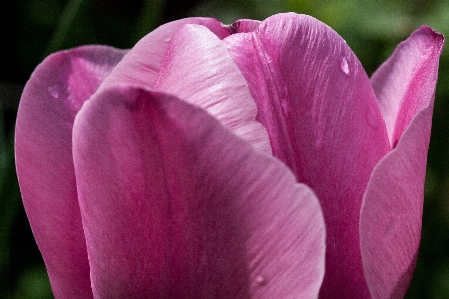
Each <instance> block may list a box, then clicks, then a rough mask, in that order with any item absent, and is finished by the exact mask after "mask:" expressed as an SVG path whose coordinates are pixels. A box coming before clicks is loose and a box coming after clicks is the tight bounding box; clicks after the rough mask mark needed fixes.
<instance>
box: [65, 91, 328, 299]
mask: <svg viewBox="0 0 449 299" xmlns="http://www.w3.org/2000/svg"><path fill="white" fill-rule="evenodd" d="M73 142H74V161H75V162H74V163H75V169H76V176H77V184H78V190H79V194H80V204H81V214H82V218H83V224H84V229H85V234H86V240H87V248H88V253H89V261H90V266H91V277H92V287H93V291H94V296H96V297H97V298H112V297H113V298H181V297H182V298H250V296H254V297H255V298H270V299H271V298H298V297H299V298H316V297H317V294H318V290H319V287H320V284H321V280H322V277H323V271H324V250H325V249H324V246H325V245H324V220H323V218H322V214H321V211H320V207H319V203H318V200H317V199H316V197H315V196H314V195H313V193H312V192H311V191H310V189H309V188H307V187H306V186H305V185H302V184H298V183H296V180H295V178H294V176H293V174H291V172H290V171H289V170H288V169H287V168H286V167H285V166H284V165H283V164H282V163H280V162H279V161H277V160H276V159H274V158H272V157H270V156H268V155H263V154H260V153H258V152H256V151H255V150H254V149H253V147H252V146H250V145H249V144H248V143H246V142H244V141H243V140H241V139H240V138H237V137H236V136H235V135H233V134H232V133H230V132H229V131H228V130H227V129H225V128H224V127H223V126H222V125H221V124H220V123H219V122H218V121H217V120H215V119H214V118H213V117H211V116H210V115H208V114H207V113H205V112H204V111H203V110H201V109H199V108H196V107H194V106H192V105H190V104H188V103H185V102H184V101H180V100H178V99H176V98H174V97H172V96H167V95H164V94H158V93H152V92H149V91H145V90H142V89H136V88H131V87H121V88H115V89H109V90H105V91H104V92H102V93H99V94H97V96H96V97H94V98H93V99H92V100H91V101H89V102H87V103H86V104H85V105H84V106H83V108H82V110H81V112H80V113H79V114H78V116H77V118H76V121H75V127H74V134H73ZM251 298H252V297H251Z"/></svg>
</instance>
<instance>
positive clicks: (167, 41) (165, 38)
mask: <svg viewBox="0 0 449 299" xmlns="http://www.w3.org/2000/svg"><path fill="white" fill-rule="evenodd" d="M162 41H163V42H164V43H169V42H170V41H171V38H170V37H169V36H166V37H164V38H163V39H162Z"/></svg>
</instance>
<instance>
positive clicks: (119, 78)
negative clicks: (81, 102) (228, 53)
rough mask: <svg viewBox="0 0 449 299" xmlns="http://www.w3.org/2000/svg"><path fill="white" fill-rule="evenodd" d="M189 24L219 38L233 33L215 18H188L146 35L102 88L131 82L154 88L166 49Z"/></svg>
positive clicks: (163, 26) (165, 25)
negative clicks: (201, 27) (207, 30)
mask: <svg viewBox="0 0 449 299" xmlns="http://www.w3.org/2000/svg"><path fill="white" fill-rule="evenodd" d="M187 24H198V25H203V26H205V27H207V28H208V29H209V30H210V31H211V32H213V33H214V34H215V35H216V36H218V37H219V38H220V39H223V38H225V37H226V36H228V35H229V34H230V31H229V29H227V28H226V27H225V26H224V25H223V24H221V23H220V22H218V21H217V20H216V19H212V18H186V19H181V20H176V21H173V22H170V23H167V24H164V25H162V26H160V27H158V28H156V29H155V30H154V31H152V32H150V33H148V34H147V35H146V36H144V37H143V38H142V39H141V40H140V41H138V42H137V44H135V45H134V47H133V48H132V49H131V50H130V52H129V53H128V54H127V55H126V56H125V57H124V59H123V60H122V61H121V63H119V64H118V65H117V67H116V68H115V70H114V72H113V73H112V74H111V76H110V77H109V78H108V80H107V82H105V84H103V85H102V88H107V87H111V86H114V85H115V84H123V83H130V84H135V85H139V86H143V87H146V88H152V87H153V86H154V84H155V82H156V79H157V77H158V73H159V71H160V68H161V64H162V61H163V60H164V57H165V54H166V52H167V48H168V46H169V44H170V42H171V40H172V38H173V37H174V36H175V35H176V33H177V32H178V31H179V30H180V29H181V28H182V27H183V26H184V25H187Z"/></svg>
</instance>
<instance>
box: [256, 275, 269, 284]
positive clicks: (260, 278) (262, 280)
mask: <svg viewBox="0 0 449 299" xmlns="http://www.w3.org/2000/svg"><path fill="white" fill-rule="evenodd" d="M256 283H257V284H258V285H260V286H266V285H267V280H266V279H265V277H263V276H261V275H258V276H257V277H256Z"/></svg>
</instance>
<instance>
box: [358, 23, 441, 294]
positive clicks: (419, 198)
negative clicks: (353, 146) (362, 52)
mask: <svg viewBox="0 0 449 299" xmlns="http://www.w3.org/2000/svg"><path fill="white" fill-rule="evenodd" d="M443 42H444V38H443V36H442V35H441V34H438V33H436V32H434V31H433V30H431V29H430V28H428V27H421V28H420V29H419V30H417V31H415V32H414V33H413V34H412V35H411V37H410V38H409V39H408V40H407V41H405V42H404V43H401V44H400V45H399V46H398V49H397V50H396V51H395V53H394V54H393V56H392V57H391V58H390V59H389V60H387V62H386V63H385V64H384V65H382V66H381V68H380V69H379V70H378V71H377V72H376V73H375V75H374V76H373V80H372V81H373V84H374V85H375V87H376V88H377V92H378V95H379V98H380V103H381V107H382V109H383V110H382V112H383V113H384V116H385V118H386V122H387V125H388V126H389V132H390V133H392V132H394V134H392V135H390V138H392V139H390V140H391V142H392V143H396V142H397V141H398V140H397V139H398V138H400V139H399V143H398V144H397V147H396V148H395V149H394V150H393V151H392V152H391V153H389V154H388V155H387V156H386V157H385V158H383V159H382V160H381V161H380V162H379V164H378V165H377V166H376V168H375V169H374V172H373V174H372V177H371V179H370V182H369V184H368V188H367V190H366V193H365V198H364V201H363V206H362V213H361V221H360V236H361V237H360V242H361V248H362V258H363V263H364V268H365V273H366V278H367V282H368V286H369V289H370V292H371V294H372V297H373V298H403V296H404V295H405V293H406V290H407V288H408V285H409V283H410V281H411V278H412V275H413V271H414V268H415V263H416V259H417V257H418V247H419V240H420V235H421V219H422V207H423V200H424V190H423V188H424V179H425V174H426V162H427V150H428V145H429V138H430V128H431V124H432V111H433V97H434V92H435V85H436V80H437V71H438V58H439V55H440V54H441V51H442V48H443ZM396 76H397V77H396ZM417 109H418V111H417ZM416 113H417V114H416ZM403 130H405V131H403Z"/></svg>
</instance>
